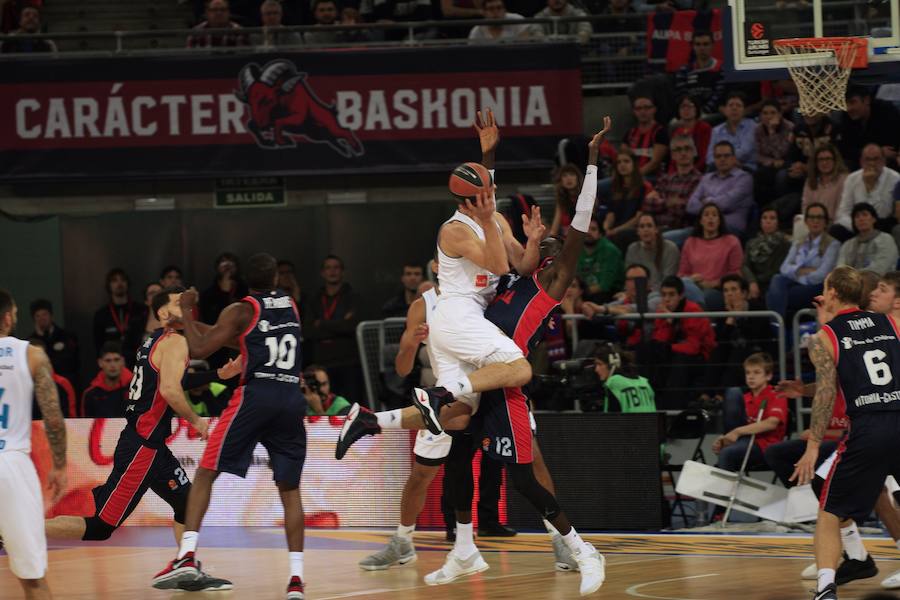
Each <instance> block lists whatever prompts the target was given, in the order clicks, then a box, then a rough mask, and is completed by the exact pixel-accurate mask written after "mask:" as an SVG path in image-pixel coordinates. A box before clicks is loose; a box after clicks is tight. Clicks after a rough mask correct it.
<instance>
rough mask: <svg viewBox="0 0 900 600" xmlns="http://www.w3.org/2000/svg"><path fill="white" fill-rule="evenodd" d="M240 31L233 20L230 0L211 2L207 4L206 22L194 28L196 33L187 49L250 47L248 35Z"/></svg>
mask: <svg viewBox="0 0 900 600" xmlns="http://www.w3.org/2000/svg"><path fill="white" fill-rule="evenodd" d="M210 29H232V30H234V31H233V32H229V33H223V32H221V31H217V32H216V33H210V32H209V30H210ZM240 29H241V26H240V25H238V24H237V23H235V22H234V21H232V20H231V9H230V8H229V6H228V0H209V2H207V3H206V20H205V21H203V22H202V23H200V24H199V25H197V26H195V27H194V33H192V34H191V35H190V36H189V37H188V39H187V47H188V48H209V47H220V46H223V47H224V46H249V45H250V40H249V39H248V38H247V34H245V33H243V32H242V31H240Z"/></svg>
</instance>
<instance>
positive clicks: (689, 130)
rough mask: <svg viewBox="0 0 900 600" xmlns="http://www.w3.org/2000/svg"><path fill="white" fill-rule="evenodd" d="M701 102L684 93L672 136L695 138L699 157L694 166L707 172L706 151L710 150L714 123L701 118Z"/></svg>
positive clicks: (680, 100)
mask: <svg viewBox="0 0 900 600" xmlns="http://www.w3.org/2000/svg"><path fill="white" fill-rule="evenodd" d="M700 114H701V108H700V102H698V101H697V99H696V98H695V97H693V96H690V95H684V96H682V97H681V98H680V99H679V100H678V119H677V120H676V121H675V123H674V124H673V126H672V136H671V137H673V138H674V137H675V136H679V135H686V136H689V137H690V138H692V139H693V140H694V146H695V147H696V149H697V159H696V162H695V163H694V166H695V167H697V170H698V171H700V172H701V173H704V172H706V151H707V150H709V138H710V137H711V136H712V125H710V124H709V123H707V122H706V121H704V120H702V119H701V118H700ZM673 169H674V163H671V162H670V163H669V170H673Z"/></svg>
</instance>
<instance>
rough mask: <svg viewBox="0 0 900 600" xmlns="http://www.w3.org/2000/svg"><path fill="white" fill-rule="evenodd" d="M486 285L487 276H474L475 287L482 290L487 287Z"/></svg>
mask: <svg viewBox="0 0 900 600" xmlns="http://www.w3.org/2000/svg"><path fill="white" fill-rule="evenodd" d="M487 284H488V276H487V275H485V274H483V273H482V274H481V275H476V276H475V287H479V288H483V287H487Z"/></svg>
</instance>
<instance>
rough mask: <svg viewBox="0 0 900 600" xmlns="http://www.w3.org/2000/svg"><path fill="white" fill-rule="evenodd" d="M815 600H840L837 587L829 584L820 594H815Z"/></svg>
mask: <svg viewBox="0 0 900 600" xmlns="http://www.w3.org/2000/svg"><path fill="white" fill-rule="evenodd" d="M813 600H838V597H837V586H836V585H834V584H833V583H829V584H828V585H826V586H825V589H824V590H822V591H820V592H813Z"/></svg>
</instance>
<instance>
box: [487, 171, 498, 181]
mask: <svg viewBox="0 0 900 600" xmlns="http://www.w3.org/2000/svg"><path fill="white" fill-rule="evenodd" d="M488 173H490V174H491V182H492V183H493V184H494V185H497V175H496V173H497V169H488Z"/></svg>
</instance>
